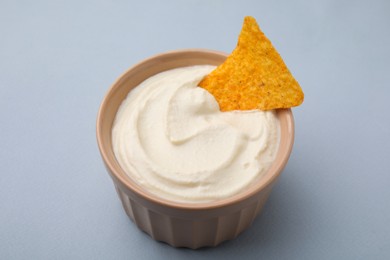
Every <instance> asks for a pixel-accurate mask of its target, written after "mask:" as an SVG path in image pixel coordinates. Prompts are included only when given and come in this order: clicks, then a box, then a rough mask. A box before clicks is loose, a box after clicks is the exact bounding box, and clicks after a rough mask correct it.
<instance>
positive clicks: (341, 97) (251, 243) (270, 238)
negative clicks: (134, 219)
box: [0, 0, 390, 259]
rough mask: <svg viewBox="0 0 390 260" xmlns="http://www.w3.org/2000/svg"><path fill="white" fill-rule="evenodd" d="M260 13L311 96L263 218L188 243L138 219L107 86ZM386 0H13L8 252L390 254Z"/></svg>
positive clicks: (4, 55)
mask: <svg viewBox="0 0 390 260" xmlns="http://www.w3.org/2000/svg"><path fill="white" fill-rule="evenodd" d="M245 15H252V16H254V17H255V18H256V19H257V20H258V22H259V24H260V26H261V28H262V29H263V31H264V32H265V33H266V35H268V37H269V38H270V39H271V40H272V42H273V43H274V45H275V46H276V48H277V49H278V51H279V52H280V54H281V55H282V57H283V58H284V60H285V62H286V64H287V65H288V66H289V68H290V70H291V71H292V72H293V74H294V76H295V77H296V78H297V80H298V81H299V82H300V84H301V86H302V88H303V90H304V92H305V102H304V104H303V105H302V106H300V107H298V108H294V110H293V111H294V115H295V121H296V143H295V146H294V150H293V153H292V156H291V159H290V161H289V163H288V166H287V168H286V169H285V171H284V173H283V175H282V177H281V179H280V181H279V182H278V184H277V185H276V187H275V188H274V190H273V193H272V195H271V197H270V200H269V201H268V203H267V204H266V206H265V208H264V211H263V214H262V215H261V216H259V217H258V218H257V219H256V221H255V222H254V224H253V226H252V227H251V228H250V229H249V230H247V231H246V232H245V233H243V234H242V235H241V236H240V237H238V238H237V239H235V240H233V241H230V242H226V243H224V244H222V245H221V246H219V247H217V248H209V249H202V250H197V251H193V250H188V249H175V248H171V247H170V246H168V245H165V244H163V243H158V242H155V241H153V240H152V239H150V238H149V237H148V236H147V235H145V234H144V233H142V232H140V231H139V230H138V229H137V228H136V227H135V226H134V225H133V224H132V223H131V221H130V220H129V219H128V218H127V217H126V215H125V213H124V211H123V210H122V208H121V205H120V202H119V200H118V198H117V195H116V193H115V190H114V187H113V185H112V182H111V179H110V178H109V176H108V174H106V172H105V169H104V167H103V164H102V162H101V159H100V155H99V152H98V148H97V145H96V141H95V119H96V114H97V111H98V107H99V104H100V102H101V100H102V98H103V96H104V94H105V92H106V91H107V89H108V87H109V86H110V84H111V83H112V82H113V81H114V80H115V79H116V77H117V76H119V75H120V74H121V73H122V72H124V71H125V70H126V69H127V68H128V67H130V66H131V65H133V64H134V63H136V62H138V61H140V60H142V59H144V58H147V57H149V56H151V55H154V54H157V53H160V52H164V51H168V50H173V49H182V48H208V49H216V50H221V51H225V52H230V51H231V50H232V49H233V48H234V47H235V44H236V40H237V36H238V33H239V31H240V28H241V24H242V19H243V17H244V16H245ZM389 25H390V2H389V1H385V0H384V1H336V0H335V1H269V0H267V1H221V0H219V1H216V0H212V1H200V0H197V1H196V0H191V1H172V0H167V1H121V0H113V1H108V0H106V1H105V0H100V1H62V2H61V1H46V2H43V1H11V0H10V1H4V0H3V1H1V2H0V122H1V123H0V184H1V188H0V259H157V258H161V259H183V258H185V259H198V258H202V259H390V224H389V221H390V203H389V198H390V176H389V174H390V171H389V161H390V160H389V159H390V158H389V154H390V138H389V135H390V116H389V112H388V110H389V102H388V100H389V98H390V90H389V89H390V84H389V82H390V70H389V69H390V66H389V63H390V50H389V49H390V47H389V46H390V29H389Z"/></svg>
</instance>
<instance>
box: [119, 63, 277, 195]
mask: <svg viewBox="0 0 390 260" xmlns="http://www.w3.org/2000/svg"><path fill="white" fill-rule="evenodd" d="M214 68H215V67H214V66H208V65H202V66H193V67H184V68H178V69H174V70H170V71H166V72H162V73H160V74H157V75H155V76H153V77H151V78H149V79H147V80H145V81H144V82H142V83H141V84H140V85H139V86H137V87H136V88H135V89H134V90H132V91H131V92H130V93H129V94H128V96H127V98H126V99H125V100H124V101H123V103H122V104H121V106H120V108H119V111H118V113H117V115H116V119H115V122H114V126H113V130H112V139H113V149H114V153H115V156H116V158H117V160H118V162H119V164H120V166H121V167H122V168H123V170H124V171H125V172H126V173H127V174H128V176H129V177H130V178H132V179H133V180H134V181H135V182H137V183H138V184H139V185H140V186H142V187H143V188H145V189H146V190H148V191H149V192H151V193H153V194H155V195H157V196H160V197H163V198H165V199H169V200H173V201H178V202H193V203H197V202H209V201H215V200H218V199H223V198H227V197H229V196H232V195H234V194H237V193H239V192H240V191H242V190H243V189H244V188H246V187H248V185H249V184H250V183H251V182H253V181H254V180H255V179H257V178H259V177H261V176H262V175H264V173H265V172H266V171H267V170H268V169H269V167H270V165H271V164H272V162H273V161H274V159H275V157H276V153H277V150H278V147H279V139H280V129H279V128H280V126H279V121H278V119H277V117H276V114H275V112H273V111H259V110H251V111H231V112H221V111H220V110H219V107H218V103H217V102H216V100H215V99H214V97H213V96H212V95H211V94H210V93H209V92H207V91H206V90H204V89H202V88H200V87H197V84H198V83H199V82H200V80H201V79H202V78H203V77H204V76H205V75H207V74H208V73H210V72H211V71H212V70H213V69H214Z"/></svg>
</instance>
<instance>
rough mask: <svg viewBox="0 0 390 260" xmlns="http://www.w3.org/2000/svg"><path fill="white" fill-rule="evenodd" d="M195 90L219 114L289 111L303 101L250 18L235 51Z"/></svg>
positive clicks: (299, 88) (245, 23) (278, 58)
mask: <svg viewBox="0 0 390 260" xmlns="http://www.w3.org/2000/svg"><path fill="white" fill-rule="evenodd" d="M199 86H200V87H202V88H204V89H206V90H207V91H209V92H210V93H211V94H212V95H213V96H214V97H215V99H216V100H217V102H218V104H219V106H220V109H221V111H230V110H252V109H261V110H271V109H277V108H290V107H294V106H298V105H300V104H301V103H302V102H303V98H304V94H303V92H302V89H301V87H300V86H299V84H298V82H297V81H296V80H295V79H294V77H293V76H292V75H291V73H290V71H289V70H288V68H287V66H286V65H285V64H284V62H283V60H282V58H281V57H280V55H279V53H278V52H277V51H276V50H275V48H274V47H273V46H272V44H271V42H270V41H269V40H268V39H267V37H266V36H265V35H264V33H263V32H262V31H261V30H260V28H259V26H258V25H257V23H256V20H255V19H254V18H253V17H250V16H247V17H245V19H244V25H243V27H242V30H241V33H240V36H239V39H238V43H237V47H236V48H235V50H234V51H233V52H232V53H231V54H230V55H229V56H228V58H227V59H226V61H225V62H224V63H222V64H221V65H220V66H218V67H217V68H216V69H215V70H214V71H212V72H211V73H210V74H209V75H207V76H206V77H205V78H204V79H203V80H202V81H201V82H200V83H199Z"/></svg>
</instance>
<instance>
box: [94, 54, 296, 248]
mask: <svg viewBox="0 0 390 260" xmlns="http://www.w3.org/2000/svg"><path fill="white" fill-rule="evenodd" d="M225 59H226V54H224V53H221V52H216V51H208V50H197V49H190V50H182V51H173V52H167V53H163V54H160V55H157V56H154V57H152V58H149V59H147V60H144V61H142V62H141V63H138V64H137V65H135V66H133V67H132V68H130V69H129V70H127V71H126V72H125V73H124V74H123V75H122V76H120V77H119V78H118V79H117V81H116V82H115V83H114V84H113V85H112V86H111V88H110V89H109V91H108V93H107V94H106V96H105V98H104V100H103V102H102V104H101V107H100V110H99V114H98V118H97V129H96V131H97V141H98V144H99V148H100V153H101V155H102V158H103V161H104V164H105V166H106V168H107V171H108V173H109V174H110V176H111V178H112V180H113V181H114V185H115V187H116V190H117V192H118V195H119V198H120V200H121V201H122V205H123V207H124V209H125V211H126V213H127V215H128V216H129V217H130V219H131V220H133V221H134V223H135V224H136V225H137V226H138V227H139V228H140V229H141V230H143V231H145V232H146V233H148V234H149V235H150V236H151V237H152V238H154V239H155V240H158V241H163V242H166V243H168V244H170V245H172V246H175V247H189V248H199V247H204V246H216V245H218V244H220V243H221V242H223V241H225V240H229V239H233V238H235V237H236V236H237V235H238V234H240V233H241V232H242V231H243V230H245V229H246V228H248V227H249V226H250V225H251V223H252V222H253V220H254V218H255V217H256V216H257V215H258V214H259V212H260V211H261V209H262V207H263V205H264V203H265V201H266V200H267V198H268V195H269V194H270V192H271V188H272V186H273V185H274V184H275V182H276V180H277V178H278V177H279V175H280V173H281V171H282V170H283V168H284V166H285V165H286V163H287V160H288V158H289V156H290V153H291V149H292V145H293V141H294V121H293V116H292V113H291V110H290V109H284V110H279V111H278V112H277V115H278V117H279V120H280V123H281V141H280V148H279V151H278V154H277V157H276V160H275V162H274V164H273V165H272V166H271V168H270V170H269V171H268V172H267V173H266V174H265V175H264V176H263V177H262V178H261V179H260V180H259V181H258V182H255V183H253V184H252V186H250V187H248V188H247V189H245V191H243V192H241V193H239V194H237V195H235V196H232V197H230V198H227V199H223V200H219V201H215V202H210V203H199V204H190V203H188V204H186V203H178V202H173V201H168V200H165V199H162V198H159V197H157V196H156V195H153V194H150V193H149V192H148V191H147V190H144V189H143V188H142V187H140V186H138V185H137V184H136V183H135V182H133V181H132V179H130V178H129V177H128V176H127V175H126V174H125V172H124V171H123V170H122V169H121V167H120V166H119V164H118V162H117V161H116V159H115V156H114V153H113V149H112V142H111V128H112V124H113V121H114V118H115V114H116V112H117V110H118V108H119V105H120V104H121V102H122V100H124V98H125V97H126V95H127V94H128V93H129V91H130V90H131V89H133V88H134V87H136V86H137V85H138V84H139V83H141V82H142V81H143V80H145V79H147V78H149V77H151V76H152V75H154V74H156V73H159V72H162V71H165V70H169V69H173V68H177V67H184V66H191V65H200V64H211V65H218V64H220V63H222V62H223V61H224V60H225ZM129 145H131V144H129Z"/></svg>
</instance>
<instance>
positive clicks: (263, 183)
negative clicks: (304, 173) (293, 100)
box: [96, 48, 295, 210]
mask: <svg viewBox="0 0 390 260" xmlns="http://www.w3.org/2000/svg"><path fill="white" fill-rule="evenodd" d="M189 53H193V54H195V53H202V54H211V55H219V56H225V57H227V54H226V53H224V52H221V51H215V50H209V49H198V48H193V49H179V50H173V51H167V52H163V53H159V54H156V55H153V56H150V57H149V58H146V59H143V60H141V61H140V62H138V63H136V64H134V65H132V66H130V68H128V69H127V70H126V71H125V72H123V73H122V74H121V75H120V76H119V77H118V78H117V79H116V80H115V81H114V83H112V84H111V86H110V87H109V89H108V90H107V91H106V93H105V95H104V98H103V100H102V102H101V104H100V107H99V111H98V114H97V119H96V139H97V143H98V147H99V151H100V154H101V157H102V159H103V161H104V163H105V165H106V167H107V170H108V171H109V173H110V175H111V177H112V178H115V179H116V180H117V181H119V182H120V184H121V186H124V187H125V188H127V189H128V190H130V191H131V192H133V193H135V194H136V195H137V196H139V197H141V198H142V199H144V200H146V201H148V202H150V203H153V204H157V205H160V206H165V207H168V208H173V209H178V210H210V209H217V208H222V207H226V206H232V205H236V204H237V203H240V202H242V201H245V200H247V199H250V198H251V197H254V196H255V195H256V194H258V193H260V192H261V191H262V190H264V189H265V188H266V187H268V186H269V185H270V184H272V183H273V182H274V181H275V180H276V179H277V178H278V177H279V176H280V174H281V172H282V171H283V169H284V167H285V166H286V164H287V162H288V159H289V157H290V155H291V151H292V147H293V144H294V136H295V126H294V118H293V114H292V111H291V109H289V108H288V109H278V110H277V114H278V117H279V116H280V114H285V116H286V118H287V125H288V130H286V131H288V136H289V137H290V138H288V140H287V148H286V149H285V150H284V153H283V154H282V159H281V160H280V161H278V162H277V164H276V166H274V164H275V163H276V162H274V163H273V164H272V165H271V167H270V169H271V168H274V169H275V170H274V173H273V174H269V171H267V172H266V173H265V174H264V176H263V177H261V178H260V180H258V183H256V184H254V185H251V186H249V188H248V189H247V190H245V189H244V190H243V191H241V192H239V193H237V194H235V195H233V196H231V197H228V198H224V199H219V200H216V201H211V202H200V203H198V202H178V201H173V200H168V199H164V198H160V197H158V196H157V195H155V194H152V193H151V192H148V191H146V189H143V188H142V187H141V186H139V185H138V184H137V183H136V182H135V181H132V180H131V178H130V177H129V176H128V175H127V174H126V173H125V171H124V170H122V169H121V167H120V166H119V168H120V170H121V172H118V171H117V170H116V168H115V167H114V162H113V161H112V160H111V159H110V157H109V155H108V151H106V149H105V148H104V145H103V137H102V136H103V130H102V124H103V119H104V111H105V110H106V109H107V107H108V106H109V101H110V96H112V94H113V93H114V92H115V90H116V89H117V88H118V85H119V83H120V82H121V81H122V80H123V78H125V77H126V75H127V74H128V73H130V72H131V71H132V70H134V69H136V68H137V67H139V66H142V65H144V64H145V63H149V62H150V61H153V60H154V59H156V58H161V57H170V56H176V55H180V54H189ZM111 129H112V128H111ZM110 132H111V131H110ZM111 149H112V147H111ZM278 153H279V150H278ZM116 163H117V164H118V165H119V163H118V162H116Z"/></svg>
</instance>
